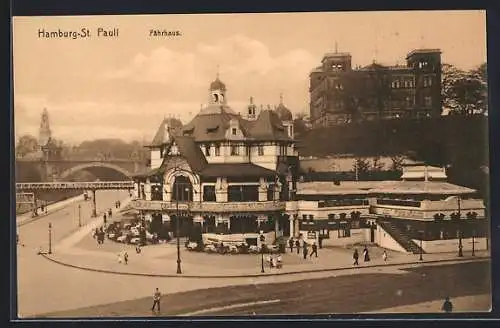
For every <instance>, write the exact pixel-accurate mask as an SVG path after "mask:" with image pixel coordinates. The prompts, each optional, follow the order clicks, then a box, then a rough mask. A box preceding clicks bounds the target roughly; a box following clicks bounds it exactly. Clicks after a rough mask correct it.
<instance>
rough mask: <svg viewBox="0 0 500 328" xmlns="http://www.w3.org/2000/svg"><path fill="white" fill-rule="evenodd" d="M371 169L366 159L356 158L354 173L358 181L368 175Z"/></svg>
mask: <svg viewBox="0 0 500 328" xmlns="http://www.w3.org/2000/svg"><path fill="white" fill-rule="evenodd" d="M369 169H370V163H369V162H368V161H367V160H366V159H364V158H356V160H354V165H353V171H354V172H355V174H356V180H358V179H359V178H360V177H362V176H364V175H366V173H367V172H368V171H369Z"/></svg>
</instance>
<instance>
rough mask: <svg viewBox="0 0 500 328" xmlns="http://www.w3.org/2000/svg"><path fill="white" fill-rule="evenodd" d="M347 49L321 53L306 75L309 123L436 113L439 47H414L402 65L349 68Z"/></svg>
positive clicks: (438, 82)
mask: <svg viewBox="0 0 500 328" xmlns="http://www.w3.org/2000/svg"><path fill="white" fill-rule="evenodd" d="M351 60H352V57H351V54H350V53H345V52H342V53H341V52H334V53H326V54H325V55H324V57H323V59H322V61H321V65H320V66H318V67H316V68H315V69H314V70H313V71H312V72H311V73H310V75H309V77H310V89H309V92H310V117H311V122H312V124H313V126H314V127H318V126H329V125H331V124H336V123H346V122H350V121H357V120H374V119H378V118H380V119H385V118H400V117H427V116H439V115H440V114H441V111H442V109H441V108H442V106H441V51H440V50H439V49H417V50H413V51H411V52H410V53H409V54H408V55H407V56H406V65H394V66H384V65H381V64H378V63H375V62H374V63H372V64H370V65H368V66H365V67H356V68H353V67H352V64H351Z"/></svg>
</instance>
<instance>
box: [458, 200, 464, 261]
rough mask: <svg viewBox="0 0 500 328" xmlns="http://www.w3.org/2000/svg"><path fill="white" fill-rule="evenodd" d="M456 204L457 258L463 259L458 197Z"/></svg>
mask: <svg viewBox="0 0 500 328" xmlns="http://www.w3.org/2000/svg"><path fill="white" fill-rule="evenodd" d="M457 202H458V213H457V224H458V257H463V256H464V254H463V251H462V249H463V245H462V229H461V227H460V219H461V213H460V196H458V197H457Z"/></svg>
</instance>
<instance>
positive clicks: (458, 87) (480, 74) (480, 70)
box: [441, 63, 488, 115]
mask: <svg viewBox="0 0 500 328" xmlns="http://www.w3.org/2000/svg"><path fill="white" fill-rule="evenodd" d="M441 76H442V81H441V83H442V84H441V91H442V97H443V106H444V107H445V108H447V109H449V111H450V114H465V115H471V114H484V113H486V112H487V110H488V86H487V85H488V84H487V68H486V63H484V64H482V65H480V66H479V67H477V68H475V69H473V70H470V71H463V70H461V69H458V68H457V67H455V66H453V65H450V64H443V66H442V75H441Z"/></svg>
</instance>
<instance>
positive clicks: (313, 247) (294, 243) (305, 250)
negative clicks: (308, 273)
mask: <svg viewBox="0 0 500 328" xmlns="http://www.w3.org/2000/svg"><path fill="white" fill-rule="evenodd" d="M300 244H301V243H300V240H299V239H296V240H294V239H293V238H290V239H289V240H288V246H289V247H290V253H293V247H294V246H295V248H296V249H297V254H300V248H301V246H300ZM302 255H303V256H304V260H305V259H307V256H308V255H309V258H311V257H312V256H313V255H315V256H316V257H318V245H316V242H315V241H314V242H312V244H311V253H310V254H309V248H308V244H307V242H306V241H305V240H303V241H302Z"/></svg>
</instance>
